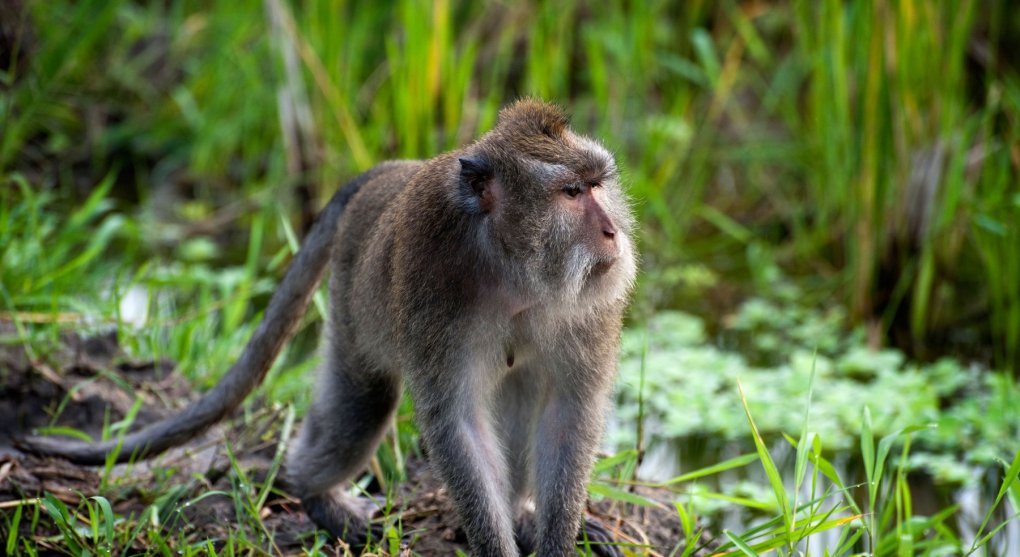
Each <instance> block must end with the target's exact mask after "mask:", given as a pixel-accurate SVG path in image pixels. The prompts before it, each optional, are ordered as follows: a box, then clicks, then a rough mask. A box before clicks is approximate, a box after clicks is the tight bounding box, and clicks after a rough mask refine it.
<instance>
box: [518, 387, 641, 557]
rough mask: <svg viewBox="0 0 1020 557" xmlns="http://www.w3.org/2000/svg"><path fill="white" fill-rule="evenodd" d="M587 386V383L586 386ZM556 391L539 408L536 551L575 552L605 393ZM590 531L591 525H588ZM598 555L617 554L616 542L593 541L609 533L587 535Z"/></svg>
mask: <svg viewBox="0 0 1020 557" xmlns="http://www.w3.org/2000/svg"><path fill="white" fill-rule="evenodd" d="M586 390H587V389H586ZM583 394H584V393H578V392H574V393H570V394H564V393H555V394H553V396H552V398H551V399H550V401H549V403H548V405H547V406H546V408H545V409H544V411H543V412H542V415H541V418H540V421H539V427H538V435H537V438H536V461H537V462H536V468H537V469H536V476H537V478H536V479H537V485H536V488H537V489H536V492H537V509H536V518H537V522H538V555H541V556H542V557H547V556H551V557H562V556H567V555H574V554H575V552H574V546H575V545H576V543H577V538H578V529H579V528H580V527H581V516H582V514H583V511H584V503H585V501H586V499H587V491H586V485H587V481H588V477H589V475H590V474H591V467H592V462H593V459H594V455H595V450H596V448H597V446H598V442H599V439H600V438H601V435H602V428H603V422H604V420H605V416H604V412H605V408H606V398H607V393H606V392H603V390H602V389H593V390H591V391H590V392H588V393H587V395H588V396H578V395H583ZM592 533H593V534H594V533H595V531H592ZM588 537H589V539H590V540H591V541H592V542H593V544H592V545H593V550H595V554H596V555H620V554H621V553H620V551H619V548H617V547H614V546H608V545H606V546H596V544H595V542H605V541H608V536H601V535H589V536H588Z"/></svg>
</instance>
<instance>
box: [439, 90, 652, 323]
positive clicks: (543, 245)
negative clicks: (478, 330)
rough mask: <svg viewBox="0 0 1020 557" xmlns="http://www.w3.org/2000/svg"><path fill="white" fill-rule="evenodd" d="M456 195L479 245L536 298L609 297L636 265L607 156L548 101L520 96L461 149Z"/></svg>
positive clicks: (617, 296) (626, 284)
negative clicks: (475, 225) (473, 218)
mask: <svg viewBox="0 0 1020 557" xmlns="http://www.w3.org/2000/svg"><path fill="white" fill-rule="evenodd" d="M459 161H460V195H461V196H462V199H463V200H464V204H465V205H466V207H467V208H468V211H469V212H472V213H474V214H475V215H477V216H478V217H479V218H480V219H482V221H483V223H484V224H483V226H482V228H481V230H483V235H484V236H485V238H484V239H483V243H484V244H485V245H484V246H483V247H484V248H485V249H487V250H492V252H493V253H492V255H493V256H494V257H495V259H497V260H500V261H509V262H511V265H512V266H513V267H514V268H515V274H516V277H515V279H516V280H517V283H518V286H520V287H523V288H526V289H528V290H529V291H530V292H529V294H532V295H535V296H537V297H540V298H541V297H545V296H548V295H556V296H564V295H566V296H568V297H571V298H573V297H578V296H579V297H581V298H582V299H581V300H579V301H581V302H586V301H587V302H594V303H598V302H599V301H604V302H617V301H621V300H623V299H624V298H625V297H626V295H627V293H628V292H629V290H630V286H631V284H632V283H633V280H634V275H635V273H636V262H635V253H634V252H635V250H634V246H633V243H632V241H631V232H632V230H633V228H634V218H633V216H632V215H631V212H630V207H629V205H628V202H627V198H626V195H625V194H624V192H623V189H622V188H621V186H620V180H619V172H618V170H617V167H616V161H615V160H614V159H613V156H612V155H611V154H610V153H609V152H608V151H607V150H606V149H605V148H604V147H603V146H602V145H600V144H599V143H598V142H596V141H595V140H592V139H590V138H587V137H584V136H581V135H578V134H575V133H574V132H572V131H571V130H570V129H569V128H568V125H567V118H566V116H565V115H564V114H563V112H561V111H560V110H559V109H558V108H556V107H555V106H552V105H549V104H546V103H543V102H540V101H536V100H531V99H525V100H520V101H517V102H516V103H514V104H512V105H510V106H509V107H507V108H505V109H503V110H502V111H501V112H500V114H499V120H498V122H497V124H496V127H495V128H494V129H493V130H492V131H490V132H489V133H487V134H486V135H484V136H483V137H482V138H481V139H479V140H478V141H477V142H476V143H475V144H473V145H471V146H469V147H467V148H466V149H465V151H464V153H462V154H461V156H460V158H459Z"/></svg>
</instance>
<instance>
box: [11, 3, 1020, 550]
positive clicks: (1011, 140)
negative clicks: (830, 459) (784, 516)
mask: <svg viewBox="0 0 1020 557" xmlns="http://www.w3.org/2000/svg"><path fill="white" fill-rule="evenodd" d="M0 12H2V18H3V20H2V23H0V39H2V43H0V95H2V96H0V130H2V131H0V134H2V136H0V184H2V185H0V202H2V205H0V217H2V220H0V262H2V270H3V277H2V288H3V291H2V292H0V294H2V295H3V298H2V302H3V312H4V313H3V316H4V318H5V319H8V320H12V321H15V322H16V323H17V325H18V336H17V339H16V342H21V343H26V344H27V345H28V346H30V347H31V349H32V350H34V352H35V353H36V354H38V355H44V354H45V352H46V347H47V346H48V344H47V343H52V342H55V340H56V338H57V334H58V332H59V330H61V329H66V328H67V327H68V326H69V325H68V324H67V323H68V322H72V323H77V324H76V325H71V326H77V327H84V328H89V327H99V326H101V325H102V324H108V323H110V322H114V323H116V324H117V326H118V327H123V329H124V332H123V333H122V334H121V337H122V342H123V343H125V344H126V345H127V346H128V348H129V349H130V350H133V351H134V353H135V354H139V355H145V356H146V357H163V356H166V357H170V358H172V359H174V360H175V361H177V362H179V363H180V364H181V369H182V370H183V371H184V372H185V373H186V374H188V376H189V377H191V378H193V379H194V380H195V381H197V382H198V383H199V384H200V385H209V384H211V383H212V382H214V381H215V378H216V377H217V376H218V374H219V373H221V372H222V371H223V370H224V369H225V368H226V366H227V365H228V364H229V362H231V361H232V360H233V358H234V357H236V355H237V353H238V351H239V350H240V347H241V346H242V344H243V341H244V339H245V338H247V335H248V334H249V333H250V332H251V330H252V328H253V326H254V325H253V324H252V323H253V321H254V317H255V316H257V315H258V312H259V311H260V309H261V308H262V307H263V305H264V304H265V302H266V300H267V298H268V293H269V292H270V291H271V289H272V285H273V284H275V282H276V281H277V280H278V279H279V277H280V276H281V275H282V271H283V269H284V267H285V264H286V262H287V261H288V260H289V255H290V254H291V253H292V252H293V250H294V249H295V247H296V245H297V238H299V237H300V235H301V231H302V230H303V229H305V227H307V226H308V225H309V223H310V221H311V219H312V218H313V217H314V214H315V212H316V211H317V208H318V207H320V206H321V205H322V203H323V202H324V201H325V200H326V199H328V197H329V196H330V195H331V194H332V193H333V192H334V191H335V190H336V188H337V187H338V186H339V185H340V184H342V183H343V182H344V181H346V180H348V179H350V178H352V177H353V176H355V175H357V174H358V173H359V172H361V171H363V170H366V169H368V168H369V167H371V166H372V165H373V164H375V163H377V162H379V161H382V160H386V159H392V158H406V157H415V158H428V157H432V156H434V155H436V154H438V153H440V152H442V151H444V150H448V149H452V148H455V147H457V146H460V145H463V144H464V143H466V142H468V141H471V140H472V139H473V138H475V137H477V136H478V135H479V134H481V133H483V132H484V131H486V130H488V129H489V128H490V127H491V126H492V124H493V123H494V121H495V117H496V114H497V111H498V110H499V108H500V107H501V106H502V105H504V104H505V103H507V102H509V101H511V100H513V99H515V98H518V97H520V96H524V95H533V96H537V97H541V98H543V99H546V100H550V101H554V102H556V103H559V104H560V105H562V106H563V107H564V108H565V109H566V110H567V111H568V112H569V113H570V114H571V117H572V122H573V126H574V127H575V128H576V129H577V130H579V131H581V132H584V133H586V134H588V135H591V136H594V137H597V138H599V139H600V140H601V141H603V142H604V143H605V144H606V145H607V146H608V147H609V148H610V149H611V150H612V151H614V152H615V153H616V154H617V157H618V159H619V162H620V166H621V168H622V169H623V172H624V176H625V182H626V184H627V185H628V187H629V190H630V192H631V196H632V198H633V200H634V208H635V211H636V213H637V215H638V217H639V221H640V223H641V226H640V233H639V234H640V236H639V238H638V240H639V242H640V246H641V252H642V276H641V279H640V284H639V288H638V292H637V294H636V296H635V301H634V304H633V309H632V311H631V316H630V318H629V327H628V332H627V335H626V337H625V353H624V360H623V363H622V369H621V386H620V395H619V409H618V414H619V416H620V417H619V419H618V422H619V423H618V424H616V425H615V426H614V427H613V428H611V431H610V443H616V444H618V446H621V447H627V446H630V447H634V446H635V443H636V444H637V447H638V448H639V449H641V451H643V450H644V444H648V445H649V446H661V447H671V448H670V449H669V450H668V453H669V455H670V456H669V457H667V458H665V461H667V462H668V463H669V464H661V463H660V464H659V469H658V473H660V474H665V475H669V474H673V473H677V471H680V470H687V469H688V468H689V466H690V465H691V464H690V463H691V462H694V463H697V465H707V464H710V463H711V462H713V461H718V460H720V459H722V458H723V457H724V456H725V455H727V454H731V450H732V448H733V447H735V446H737V447H743V448H748V447H752V448H753V445H752V444H751V437H750V435H749V429H748V422H747V418H746V417H745V415H744V413H743V412H742V411H741V410H740V405H741V402H740V398H739V396H738V393H737V388H736V384H737V380H738V379H739V380H740V381H741V384H742V385H743V386H744V389H745V391H746V392H747V398H748V404H749V408H750V410H751V413H752V414H753V415H755V416H756V417H757V419H758V422H759V423H758V426H759V427H760V428H761V429H762V431H763V433H764V434H765V435H766V437H767V438H772V439H781V438H780V437H779V434H780V433H788V434H790V435H794V436H796V435H797V432H798V431H800V429H801V422H802V421H804V420H805V417H804V414H803V413H804V404H803V403H804V402H805V401H806V399H807V397H808V394H809V390H810V388H811V387H812V386H813V393H814V395H813V396H814V397H815V400H816V404H815V406H814V407H813V408H812V414H811V416H810V417H809V419H807V421H806V424H807V426H806V427H807V429H809V430H811V431H813V432H816V433H818V435H819V438H821V439H822V441H823V446H824V449H825V451H829V453H827V454H830V455H834V457H835V456H838V455H841V454H844V453H846V452H847V451H850V449H851V448H852V449H853V450H854V451H856V447H857V445H858V443H859V438H860V436H861V435H862V428H864V429H866V430H867V433H868V435H870V434H871V428H874V432H875V434H883V435H884V434H887V433H890V432H894V431H897V428H902V427H908V426H912V425H917V424H926V423H936V424H938V426H939V427H937V428H935V429H933V430H929V431H926V432H922V433H920V434H918V439H917V440H916V442H915V446H914V449H913V450H914V452H913V453H912V457H911V460H910V462H909V463H908V462H907V460H906V459H904V460H903V461H902V462H901V464H902V465H903V469H904V470H913V471H915V472H916V473H917V474H918V476H917V477H918V478H921V479H920V480H918V481H921V482H922V484H919V485H924V486H926V487H925V489H931V490H933V492H937V493H938V495H937V496H935V499H936V500H937V501H936V502H935V503H933V504H932V505H930V506H931V507H932V509H929V510H932V512H935V511H937V510H939V509H942V508H951V505H953V504H954V503H953V501H955V500H956V498H957V497H958V495H959V493H960V491H959V490H960V489H965V488H968V486H969V487H970V488H973V487H974V486H975V485H977V486H979V487H978V489H979V491H981V492H982V493H985V498H986V499H982V505H984V507H982V509H981V512H982V513H983V512H984V510H985V507H987V508H991V507H992V506H993V505H992V502H993V500H994V499H995V495H996V493H997V491H998V489H999V487H1000V485H1001V482H1000V480H1001V477H1000V476H1001V474H999V473H998V472H995V470H998V466H999V464H998V463H999V462H1000V461H1001V460H1002V459H1006V460H1007V461H1008V460H1009V459H1010V458H1012V453H1013V451H1015V449H1016V447H1017V440H1018V439H1020V394H1018V393H1020V391H1018V388H1017V386H1016V383H1015V380H1016V374H1017V372H1018V371H1020V79H1018V77H1020V74H1018V71H1020V10H1018V9H1017V8H1016V7H1015V6H1013V5H1011V3H1010V2H1007V1H1005V0H997V1H993V0H989V1H985V2H967V1H956V0H947V1H934V0H933V1H920V0H899V1H877V0H876V1H873V2H842V1H835V0H820V1H817V2H815V1H806V0H800V1H798V0H790V1H779V2H759V1H737V0H723V1H719V2H702V1H689V2H665V1H649V2H629V1H623V0H610V1H605V2H586V1H582V0H564V1H560V2H477V3H459V2H448V1H442V0H437V1H435V2H422V1H412V0H404V1H399V0H398V1H387V2H373V3H359V2H346V1H341V0H295V1H287V0H265V1H252V0H244V1H236V0H231V1H225V0H218V1H212V2H189V1H178V0H167V1H160V2H137V1H128V0H108V1H100V0H80V1H70V0H47V1H24V0H4V1H2V2H0ZM322 311H324V304H323V300H322V298H321V297H320V298H319V299H318V313H320V314H321V312H322ZM46 316H59V317H66V319H64V318H60V319H56V318H47V317H46ZM317 323H318V320H317V316H316V315H312V316H310V317H309V319H308V320H307V323H306V324H305V327H304V328H303V331H302V334H301V336H300V337H299V338H298V340H297V342H296V343H295V345H294V346H293V347H292V348H290V349H289V350H288V352H287V355H286V357H285V358H284V361H283V363H282V364H281V365H279V366H277V369H276V371H274V374H273V376H272V377H271V379H270V382H269V384H268V387H267V392H268V393H269V396H270V397H271V398H273V399H277V400H282V401H292V402H295V403H296V404H298V406H299V408H300V407H302V406H303V404H304V401H305V400H306V398H305V397H306V396H307V395H306V394H305V392H304V390H305V388H306V387H305V385H306V379H303V378H302V373H304V372H306V371H307V370H308V369H309V368H311V367H313V366H314V365H315V361H314V357H312V355H313V353H314V346H315V344H316V330H317V327H318V325H317ZM818 399H822V402H821V403H819V402H818ZM865 405H868V406H869V412H870V416H872V417H873V418H874V423H873V424H869V425H867V426H865V425H864V422H865V421H866V420H865V419H864V417H863V416H864V415H865V414H863V413H862V408H863V407H864V406H865ZM405 411H407V410H406V408H405ZM868 419H871V418H870V417H869V418H868ZM645 420H648V425H647V427H646V426H645V425H639V426H638V427H636V428H635V427H634V424H635V423H637V424H644V422H645ZM770 436H771V437H770ZM646 438H647V439H646ZM406 439H413V432H410V431H408V432H406ZM408 442H410V441H408ZM864 456H865V458H864V460H867V457H866V455H864ZM791 458H792V457H791ZM685 459H686V460H685ZM842 460H843V461H844V465H845V467H846V470H847V472H846V473H847V474H850V475H851V476H852V475H855V474H857V475H862V474H864V472H865V471H866V470H865V468H867V466H866V464H862V461H861V459H860V458H859V456H845V458H842ZM663 470H665V471H663ZM650 473H651V474H653V475H654V474H656V473H657V472H656V471H655V470H652V471H650ZM870 473H871V472H868V474H870ZM997 474H998V475H997ZM869 477H870V476H869ZM848 483H850V482H848ZM934 484H937V485H940V486H942V487H941V488H939V490H936V489H935V488H934V487H932V485H934ZM719 489H724V488H723V487H720V488H719ZM741 489H745V492H743V494H742V495H741V496H742V497H745V498H746V499H748V500H753V499H755V498H756V497H759V496H760V497H763V498H764V499H766V500H769V499H770V497H771V495H769V494H768V493H766V494H765V495H761V493H760V492H757V491H755V490H754V489H751V488H746V486H745V487H744V488H741ZM1012 496H1013V497H1017V495H1012ZM1000 498H1001V494H1000ZM995 502H996V503H997V502H998V501H997V500H995ZM733 504H734V503H733V502H732V501H731V502H730V506H732V505H733ZM712 510H713V509H708V510H706V512H711V511H712ZM714 510H718V509H714ZM761 510H762V509H761V508H754V507H753V506H752V507H750V510H748V511H747V512H749V513H751V512H760V511H761ZM1017 510H1018V508H1017V507H1016V503H1014V510H1013V511H1012V512H1013V513H1015V512H1017ZM876 512H877V511H876ZM1008 514H1009V513H1008V512H1006V513H1005V514H1003V515H1002V516H1003V517H1005V516H1007V515H1008ZM979 519H980V517H979ZM948 530H951V531H954V532H960V531H963V530H966V528H963V527H960V526H958V525H957V526H953V527H952V528H949V529H948ZM948 530H947V531H948ZM1006 531H1007V530H1003V532H1006ZM1013 535H1014V536H1018V534H1016V533H1015V530H1014V534H1013ZM940 539H941V538H940ZM957 542H958V544H957V545H960V544H963V545H966V544H965V543H964V542H960V541H959V540H957ZM946 543H948V544H949V545H950V546H952V542H951V541H949V542H946ZM895 547H900V546H895ZM1014 549H1015V548H1014Z"/></svg>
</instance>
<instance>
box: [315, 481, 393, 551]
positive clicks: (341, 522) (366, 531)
mask: <svg viewBox="0 0 1020 557" xmlns="http://www.w3.org/2000/svg"><path fill="white" fill-rule="evenodd" d="M353 503H354V502H353V501H350V500H349V498H346V497H338V496H336V495H333V494H329V493H324V494H321V495H313V496H311V497H305V498H303V499H301V506H302V507H304V509H305V514H307V515H308V518H310V519H312V522H314V523H315V524H316V525H318V526H319V528H321V529H323V530H326V531H327V532H329V533H330V535H331V536H334V537H336V538H339V539H341V540H343V542H344V543H346V544H347V545H349V546H350V547H351V550H352V552H353V553H354V554H355V555H358V554H360V553H361V552H362V551H363V550H364V549H365V547H366V546H368V544H369V542H371V543H374V544H378V543H379V542H380V541H382V539H383V536H384V535H385V531H384V529H383V527H382V525H381V524H378V523H373V522H370V521H369V520H368V518H367V516H368V515H367V514H362V513H359V512H358V511H357V510H356V509H355V508H354V507H356V506H361V505H355V504H353Z"/></svg>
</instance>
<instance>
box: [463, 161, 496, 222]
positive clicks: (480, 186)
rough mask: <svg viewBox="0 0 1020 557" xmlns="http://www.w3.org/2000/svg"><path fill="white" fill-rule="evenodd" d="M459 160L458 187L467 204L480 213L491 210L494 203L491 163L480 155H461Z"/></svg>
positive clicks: (494, 193)
mask: <svg viewBox="0 0 1020 557" xmlns="http://www.w3.org/2000/svg"><path fill="white" fill-rule="evenodd" d="M459 160H460V188H461V193H462V194H463V195H464V196H465V198H466V199H467V200H468V205H469V206H470V207H471V208H473V209H476V210H477V211H480V212H482V213H488V212H490V211H492V209H493V207H495V205H496V191H495V184H494V180H493V178H494V173H493V171H492V165H490V164H489V161H488V160H486V159H485V158H484V157H482V156H475V157H462V158H460V159H459Z"/></svg>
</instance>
